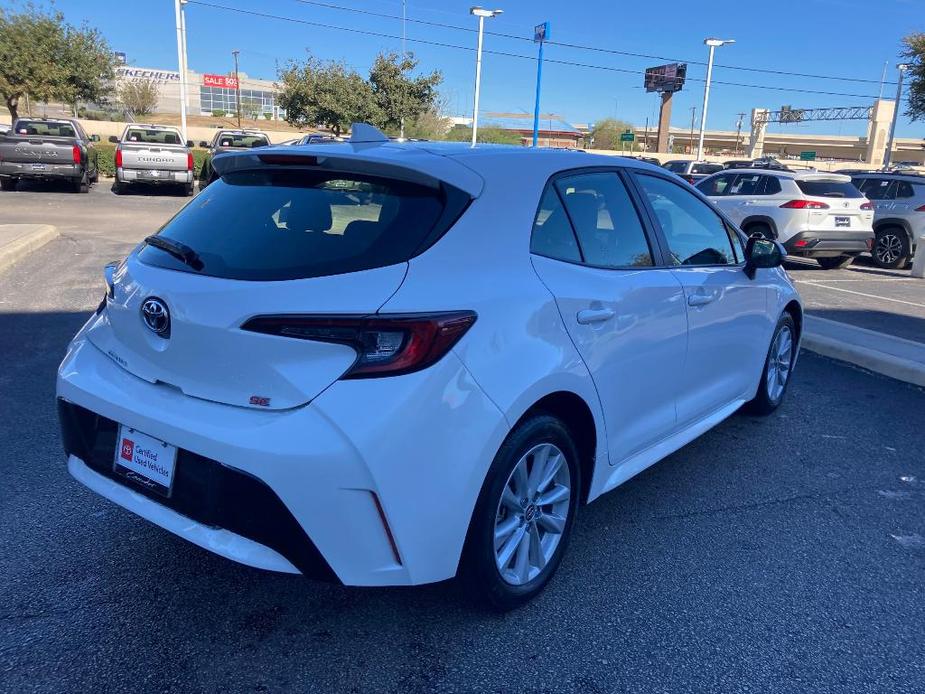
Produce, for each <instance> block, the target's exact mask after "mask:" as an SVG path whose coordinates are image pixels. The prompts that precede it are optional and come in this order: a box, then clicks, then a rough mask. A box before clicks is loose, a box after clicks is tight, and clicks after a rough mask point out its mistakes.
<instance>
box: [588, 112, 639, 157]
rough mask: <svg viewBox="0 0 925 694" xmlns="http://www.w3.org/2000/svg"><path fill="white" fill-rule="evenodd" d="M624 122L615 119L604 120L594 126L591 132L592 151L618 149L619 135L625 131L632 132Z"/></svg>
mask: <svg viewBox="0 0 925 694" xmlns="http://www.w3.org/2000/svg"><path fill="white" fill-rule="evenodd" d="M632 129H633V126H631V125H630V124H629V123H627V122H626V121H622V120H617V119H616V118H604V119H603V120H599V121H598V122H597V123H595V124H594V128H593V129H592V130H591V137H592V138H593V144H592V145H591V148H592V149H620V148H621V144H620V134H621V133H623V132H625V131H626V130H632Z"/></svg>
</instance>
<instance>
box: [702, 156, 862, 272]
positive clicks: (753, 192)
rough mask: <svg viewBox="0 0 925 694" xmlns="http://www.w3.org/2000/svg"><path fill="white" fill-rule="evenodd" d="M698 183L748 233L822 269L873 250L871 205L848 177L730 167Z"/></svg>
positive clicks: (849, 260)
mask: <svg viewBox="0 0 925 694" xmlns="http://www.w3.org/2000/svg"><path fill="white" fill-rule="evenodd" d="M697 188H698V189H699V190H700V191H701V192H702V193H703V194H704V195H706V196H707V197H708V198H710V200H712V201H713V202H714V203H715V204H716V206H717V207H719V209H721V210H722V211H723V212H725V213H726V214H728V215H729V217H730V219H732V220H733V221H734V222H735V223H736V224H738V225H739V228H740V229H742V231H744V232H745V233H746V234H748V235H752V234H760V235H761V236H764V237H765V238H770V239H776V240H777V241H780V242H781V243H782V244H783V245H784V248H786V249H787V253H788V254H790V255H794V256H801V257H804V258H814V259H815V260H816V261H817V262H818V263H819V265H820V266H822V267H823V268H824V269H826V270H829V269H833V268H840V267H845V266H846V265H849V264H850V263H851V261H852V260H854V258H855V257H856V256H858V255H860V254H861V253H863V252H865V251H869V250H871V247H872V244H873V240H874V231H873V226H872V223H873V219H874V212H873V205H871V203H870V202H868V200H867V198H865V197H864V195H863V194H862V193H861V192H860V191H858V189H857V188H856V187H855V186H854V184H853V183H852V182H851V179H850V178H849V177H848V176H844V175H842V174H831V173H820V172H817V171H777V170H773V171H772V170H756V169H738V170H735V169H733V170H728V171H723V172H722V173H719V174H715V175H713V176H710V177H709V178H705V179H704V180H702V181H700V182H699V183H698V184H697Z"/></svg>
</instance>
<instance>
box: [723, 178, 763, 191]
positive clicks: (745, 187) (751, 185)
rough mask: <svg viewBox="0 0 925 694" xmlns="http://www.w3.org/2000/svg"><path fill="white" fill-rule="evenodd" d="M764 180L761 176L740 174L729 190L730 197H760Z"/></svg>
mask: <svg viewBox="0 0 925 694" xmlns="http://www.w3.org/2000/svg"><path fill="white" fill-rule="evenodd" d="M762 178H764V176H762V175H761V174H739V176H738V177H737V178H736V180H735V183H734V184H733V185H732V187H731V188H730V189H729V195H759V194H760V193H759V190H760V188H761V184H762V180H761V179H762Z"/></svg>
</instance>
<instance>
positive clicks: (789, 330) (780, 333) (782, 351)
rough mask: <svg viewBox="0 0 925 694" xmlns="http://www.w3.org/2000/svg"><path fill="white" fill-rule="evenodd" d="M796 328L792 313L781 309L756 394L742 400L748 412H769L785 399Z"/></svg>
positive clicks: (759, 413) (794, 351)
mask: <svg viewBox="0 0 925 694" xmlns="http://www.w3.org/2000/svg"><path fill="white" fill-rule="evenodd" d="M796 346H797V332H796V325H795V324H794V322H793V316H791V315H790V314H789V313H784V315H782V316H781V317H780V320H779V321H777V327H776V328H775V330H774V336H773V337H772V338H771V346H770V347H769V348H768V356H767V358H766V359H765V360H764V371H762V372H761V383H759V384H758V392H757V393H755V397H754V398H753V399H752V400H750V401H749V402H747V403H746V404H745V410H746V411H747V412H749V413H751V414H757V415H769V414H771V413H772V412H773V411H774V410H776V409H777V408H778V407H779V406H780V404H781V402H783V400H784V394H785V393H786V392H787V386H788V385H790V376H791V374H792V373H793V363H794V361H795V360H796Z"/></svg>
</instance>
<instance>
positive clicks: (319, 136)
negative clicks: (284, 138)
mask: <svg viewBox="0 0 925 694" xmlns="http://www.w3.org/2000/svg"><path fill="white" fill-rule="evenodd" d="M338 141H341V142H343V138H336V137H334V135H326V134H324V133H308V134H306V135H303V136H302V137H300V138H298V139H297V140H296V141H295V142H293V144H296V145H317V144H321V143H322V142H338Z"/></svg>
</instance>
